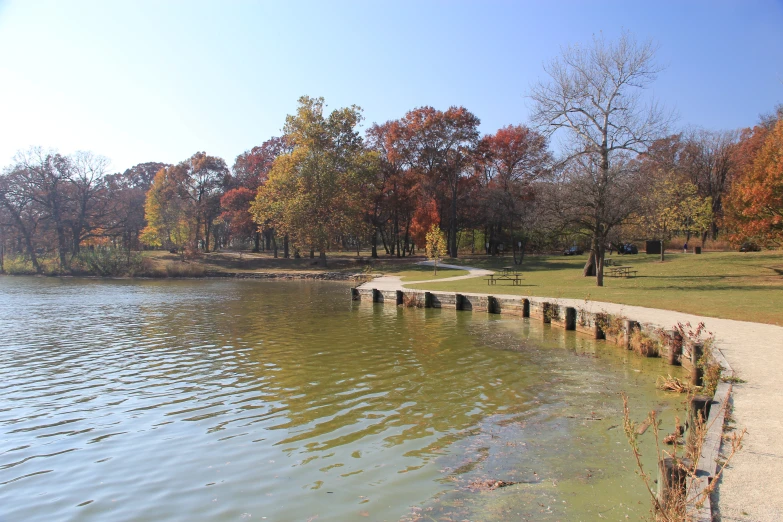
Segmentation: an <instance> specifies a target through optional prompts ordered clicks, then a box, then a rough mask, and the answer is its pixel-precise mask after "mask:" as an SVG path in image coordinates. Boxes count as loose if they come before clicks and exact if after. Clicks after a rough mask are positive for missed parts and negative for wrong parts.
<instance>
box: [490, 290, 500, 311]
mask: <svg viewBox="0 0 783 522" xmlns="http://www.w3.org/2000/svg"><path fill="white" fill-rule="evenodd" d="M487 313H490V314H499V313H500V303H499V302H498V299H497V297H494V296H491V295H488V296H487Z"/></svg>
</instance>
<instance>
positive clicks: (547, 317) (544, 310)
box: [541, 303, 552, 324]
mask: <svg viewBox="0 0 783 522" xmlns="http://www.w3.org/2000/svg"><path fill="white" fill-rule="evenodd" d="M551 309H552V305H550V304H549V303H541V317H543V318H544V324H549V323H551V322H552V316H551V312H550V310H551Z"/></svg>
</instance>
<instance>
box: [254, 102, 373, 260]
mask: <svg viewBox="0 0 783 522" xmlns="http://www.w3.org/2000/svg"><path fill="white" fill-rule="evenodd" d="M360 121H361V109H360V108H359V107H357V106H355V105H354V106H351V107H345V108H341V109H336V110H334V111H332V112H331V113H330V114H329V115H328V116H326V115H324V99H323V98H311V97H309V96H303V97H301V98H300V99H299V108H298V109H297V112H296V114H294V115H289V116H287V117H286V123H285V127H284V132H285V136H286V139H287V140H289V141H288V143H290V145H291V152H289V153H287V154H282V155H280V156H279V157H278V158H277V159H275V162H274V165H273V167H272V169H271V171H270V172H269V179H268V180H267V182H266V183H264V184H263V185H261V187H260V188H259V189H258V194H257V196H256V199H255V202H254V203H253V205H252V208H251V211H252V213H253V216H254V219H255V222H256V223H258V224H260V225H262V224H265V223H268V224H270V225H271V226H273V227H274V228H275V229H277V230H279V231H280V232H281V233H282V234H287V235H289V236H290V237H291V238H292V240H293V241H295V242H296V244H297V245H300V246H310V247H311V248H313V249H314V250H318V252H319V256H320V262H321V264H322V266H325V265H326V251H327V249H328V248H329V245H330V244H332V243H336V242H337V241H338V237H339V236H340V235H342V234H345V233H354V234H356V232H357V231H359V230H360V229H361V228H362V227H363V225H364V223H365V221H364V219H363V218H364V210H365V208H366V197H367V190H366V188H367V184H368V182H369V179H370V178H371V176H372V170H373V169H374V168H375V164H376V160H375V158H376V155H375V154H374V153H370V152H367V151H366V150H365V149H364V147H363V141H362V138H361V136H360V135H359V132H358V130H357V126H358V124H359V122H360Z"/></svg>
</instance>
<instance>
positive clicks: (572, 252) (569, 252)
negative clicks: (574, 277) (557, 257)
mask: <svg viewBox="0 0 783 522" xmlns="http://www.w3.org/2000/svg"><path fill="white" fill-rule="evenodd" d="M584 253H585V251H584V250H582V249H581V248H579V247H578V246H572V247H570V248H566V249H565V250H564V251H563V255H564V256H581V255H582V254H584Z"/></svg>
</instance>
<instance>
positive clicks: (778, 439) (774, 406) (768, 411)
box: [362, 262, 783, 522]
mask: <svg viewBox="0 0 783 522" xmlns="http://www.w3.org/2000/svg"><path fill="white" fill-rule="evenodd" d="M425 263H427V264H431V263H430V262H425ZM425 263H422V264H425ZM439 267H442V268H455V269H459V270H468V271H469V272H470V274H468V275H465V276H459V277H449V278H444V279H437V280H431V281H416V282H415V283H413V282H412V283H411V284H421V283H434V282H445V281H457V280H460V279H468V278H472V277H480V276H485V275H488V274H490V273H492V271H490V270H482V269H478V268H469V267H465V266H454V265H439ZM362 286H363V287H366V288H377V289H379V290H402V289H403V288H404V286H403V283H402V281H401V280H400V278H399V277H394V276H383V277H379V278H376V279H374V280H372V281H370V282H368V283H365V284H364V285H362ZM498 290H500V289H499V288H498ZM466 295H482V294H468V293H466ZM484 295H486V294H484ZM492 295H495V296H497V297H519V296H504V295H501V294H497V293H492ZM551 302H554V303H558V304H560V305H561V306H573V307H578V308H584V309H586V310H589V311H592V312H602V311H605V312H607V313H610V314H614V315H624V316H626V317H628V318H629V319H634V320H637V321H640V322H645V323H653V324H655V325H658V326H661V327H664V328H671V327H673V326H674V325H676V324H677V323H678V322H680V323H685V322H690V323H691V325H693V326H694V327H695V326H696V325H697V324H698V323H700V322H704V324H705V325H706V328H707V331H709V332H712V333H713V334H715V346H716V347H717V348H718V349H719V350H721V352H723V355H724V356H725V357H726V360H727V361H728V362H729V364H730V365H731V367H732V368H733V369H734V371H735V372H736V374H737V376H739V377H740V378H742V379H744V380H746V381H747V383H740V384H735V385H734V388H733V394H732V396H733V403H734V412H733V417H734V420H735V421H736V423H735V426H736V427H737V428H738V429H742V428H747V430H748V433H747V435H746V436H745V442H744V448H743V449H742V451H740V452H739V453H738V454H736V455H735V456H734V459H733V460H732V461H731V465H730V466H729V467H728V468H726V471H725V472H724V474H723V479H722V482H721V484H720V488H719V500H718V510H719V511H720V515H721V520H723V521H735V520H741V521H754V522H756V521H762V522H766V521H769V522H773V521H774V522H777V521H781V520H783V328H782V327H780V326H774V325H769V324H761V323H752V322H747V321H734V320H731V319H716V318H713V317H702V316H698V315H691V314H685V313H681V312H673V311H670V310H658V309H655V308H645V307H641V306H630V305H621V304H615V303H603V302H597V301H587V302H586V301H584V300H580V299H551ZM781 314H783V311H781Z"/></svg>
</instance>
